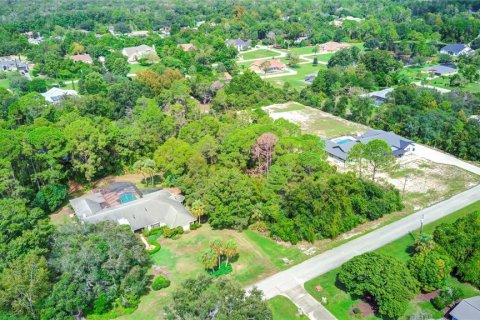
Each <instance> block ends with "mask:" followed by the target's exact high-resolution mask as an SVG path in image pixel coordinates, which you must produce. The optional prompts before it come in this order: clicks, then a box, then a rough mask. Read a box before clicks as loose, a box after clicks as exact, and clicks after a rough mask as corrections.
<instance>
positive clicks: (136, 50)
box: [122, 44, 157, 63]
mask: <svg viewBox="0 0 480 320" xmlns="http://www.w3.org/2000/svg"><path fill="white" fill-rule="evenodd" d="M122 54H123V55H124V56H126V57H127V58H128V62H130V63H135V62H137V61H138V60H139V59H142V58H145V57H147V56H148V55H155V56H156V55H157V52H156V51H155V47H150V46H147V45H145V44H142V45H140V46H137V47H128V48H124V49H123V50H122Z"/></svg>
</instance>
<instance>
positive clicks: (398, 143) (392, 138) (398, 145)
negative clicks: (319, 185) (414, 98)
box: [325, 130, 415, 163]
mask: <svg viewBox="0 0 480 320" xmlns="http://www.w3.org/2000/svg"><path fill="white" fill-rule="evenodd" d="M372 140H382V141H385V142H386V143H387V144H388V145H389V146H390V148H391V149H392V155H393V156H395V157H401V156H403V155H404V154H406V153H408V152H410V151H413V150H414V147H415V145H414V143H413V141H411V140H409V139H406V138H403V137H401V136H399V135H397V134H395V133H394V132H391V131H388V132H387V131H383V130H369V131H367V132H365V133H364V134H363V135H361V136H359V137H357V138H354V137H341V138H337V139H334V140H327V141H326V146H325V150H326V151H327V153H328V155H329V156H330V157H331V158H333V159H335V160H336V161H339V162H341V163H345V161H346V160H347V157H348V153H349V152H350V150H351V149H352V148H353V146H354V145H356V144H357V143H368V142H370V141H372Z"/></svg>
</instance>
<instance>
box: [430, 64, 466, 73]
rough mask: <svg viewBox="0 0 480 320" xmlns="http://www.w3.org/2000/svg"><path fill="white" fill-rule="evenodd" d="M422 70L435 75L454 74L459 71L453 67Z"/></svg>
mask: <svg viewBox="0 0 480 320" xmlns="http://www.w3.org/2000/svg"><path fill="white" fill-rule="evenodd" d="M422 70H425V71H432V72H434V73H435V74H445V73H452V72H456V71H457V69H455V68H453V67H449V66H445V65H438V66H431V67H427V68H423V69H422Z"/></svg>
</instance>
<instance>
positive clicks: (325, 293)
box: [305, 201, 480, 320]
mask: <svg viewBox="0 0 480 320" xmlns="http://www.w3.org/2000/svg"><path fill="white" fill-rule="evenodd" d="M478 210H480V201H479V202H475V203H473V204H471V205H469V206H467V207H465V208H463V209H460V210H458V211H456V212H454V213H452V214H450V215H448V216H446V217H444V218H442V219H440V220H437V221H435V222H433V223H431V224H428V225H426V226H425V227H424V232H425V233H429V234H432V233H433V231H434V230H435V228H436V227H437V226H438V225H440V224H441V223H452V222H454V221H455V220H457V219H459V218H461V217H464V216H466V215H468V214H469V213H472V212H475V211H478ZM418 232H419V230H417V231H415V232H414V233H413V234H409V235H406V236H404V237H402V238H400V239H398V240H396V241H394V242H392V243H390V244H387V245H386V246H384V247H382V248H380V249H378V250H376V252H379V253H381V254H385V255H389V256H393V257H396V258H398V259H400V260H402V261H404V262H407V261H408V259H409V258H410V249H411V247H412V245H413V243H414V236H415V235H416V234H418ZM338 271H339V269H335V270H332V271H330V272H328V273H326V274H324V275H321V276H320V277H317V278H315V279H313V280H311V281H309V282H307V283H305V289H306V290H307V291H308V292H309V293H310V294H311V295H312V296H313V297H314V298H315V299H317V300H319V301H321V298H322V297H327V301H328V302H327V305H326V307H327V309H328V310H330V312H332V313H333V315H335V317H337V319H339V320H343V319H354V317H353V316H351V315H350V311H351V310H352V309H353V307H354V306H355V305H356V304H357V303H359V302H360V301H361V300H360V299H355V298H352V297H351V296H350V294H349V293H347V292H345V291H343V290H342V289H341V288H339V286H338V285H337V283H336V277H337V273H338ZM318 285H320V286H321V287H322V291H320V292H318V291H317V290H316V287H317V286H318ZM446 285H448V286H455V287H460V288H461V289H462V290H463V292H464V294H465V297H471V296H475V295H479V294H480V291H479V290H478V289H476V288H474V287H472V286H470V285H469V284H465V283H460V282H459V281H458V280H457V279H456V278H454V277H449V279H448V280H447V283H446ZM420 311H424V312H429V313H430V314H431V315H432V317H434V318H442V317H443V313H442V312H439V311H437V310H436V309H434V308H433V305H432V304H431V303H430V302H429V301H423V302H422V301H412V302H411V304H410V305H409V308H408V310H407V312H406V313H405V315H404V317H403V318H404V319H408V318H409V316H411V315H414V314H416V313H418V312H420ZM363 319H378V318H377V317H375V316H370V317H368V318H363Z"/></svg>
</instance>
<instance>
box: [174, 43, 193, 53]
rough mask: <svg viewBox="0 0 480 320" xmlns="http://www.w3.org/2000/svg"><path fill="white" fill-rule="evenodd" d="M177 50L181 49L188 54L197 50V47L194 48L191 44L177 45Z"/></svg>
mask: <svg viewBox="0 0 480 320" xmlns="http://www.w3.org/2000/svg"><path fill="white" fill-rule="evenodd" d="M177 48H182V49H183V51H185V52H190V51H193V50H195V49H197V47H195V45H194V44H192V43H182V44H178V45H177Z"/></svg>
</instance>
